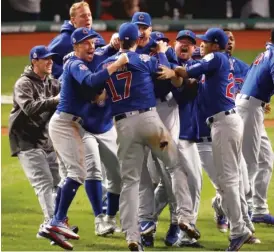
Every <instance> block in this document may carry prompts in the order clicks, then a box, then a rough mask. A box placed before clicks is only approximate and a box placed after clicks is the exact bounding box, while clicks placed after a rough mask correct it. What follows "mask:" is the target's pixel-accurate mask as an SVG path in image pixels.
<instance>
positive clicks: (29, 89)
mask: <svg viewBox="0 0 274 252" xmlns="http://www.w3.org/2000/svg"><path fill="white" fill-rule="evenodd" d="M14 100H15V101H16V103H17V104H18V105H19V107H20V108H21V109H22V111H23V112H24V113H25V114H26V115H27V116H30V117H32V116H37V115H40V114H42V113H44V112H50V111H52V110H54V109H55V108H56V106H57V104H58V100H57V99H55V98H53V97H51V98H46V99H45V98H41V97H38V98H37V99H34V90H33V85H32V83H31V82H30V81H29V80H28V79H26V78H21V79H19V80H18V81H17V82H16V84H15V87H14Z"/></svg>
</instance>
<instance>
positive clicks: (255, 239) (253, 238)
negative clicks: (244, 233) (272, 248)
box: [247, 235, 262, 244]
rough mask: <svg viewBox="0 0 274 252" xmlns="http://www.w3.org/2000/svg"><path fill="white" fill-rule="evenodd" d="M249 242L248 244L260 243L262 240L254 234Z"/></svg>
mask: <svg viewBox="0 0 274 252" xmlns="http://www.w3.org/2000/svg"><path fill="white" fill-rule="evenodd" d="M247 243H248V244H260V243H262V242H261V240H260V239H259V238H257V237H256V236H254V235H252V236H251V238H250V239H249V241H248V242H247Z"/></svg>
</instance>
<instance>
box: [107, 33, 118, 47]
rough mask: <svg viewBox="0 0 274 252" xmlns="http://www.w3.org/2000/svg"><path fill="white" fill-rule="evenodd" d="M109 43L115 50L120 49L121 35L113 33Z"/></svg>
mask: <svg viewBox="0 0 274 252" xmlns="http://www.w3.org/2000/svg"><path fill="white" fill-rule="evenodd" d="M109 43H110V46H112V47H113V48H114V49H115V50H119V49H120V40H119V34H118V33H117V32H116V33H113V35H112V37H111V39H110V42H109Z"/></svg>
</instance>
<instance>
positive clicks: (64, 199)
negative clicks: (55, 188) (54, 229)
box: [55, 178, 81, 220]
mask: <svg viewBox="0 0 274 252" xmlns="http://www.w3.org/2000/svg"><path fill="white" fill-rule="evenodd" d="M80 185H81V184H80V183H79V182H77V181H75V180H73V179H71V178H66V181H65V184H64V185H63V187H62V188H61V195H60V196H61V197H60V201H59V204H58V206H57V204H56V207H55V208H57V209H58V210H57V213H56V215H55V218H56V219H57V220H64V219H65V218H66V216H67V212H68V209H69V207H70V205H71V202H72V200H73V199H74V197H75V195H76V192H77V190H78V188H79V186H80ZM57 197H58V195H57ZM56 203H57V200H56Z"/></svg>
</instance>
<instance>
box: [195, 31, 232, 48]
mask: <svg viewBox="0 0 274 252" xmlns="http://www.w3.org/2000/svg"><path fill="white" fill-rule="evenodd" d="M197 38H199V39H201V40H203V41H206V42H210V43H216V44H218V45H219V46H220V48H221V49H225V47H226V45H227V43H228V37H227V35H226V33H225V32H224V31H223V30H222V29H220V28H210V29H208V30H207V31H206V33H205V34H204V35H197Z"/></svg>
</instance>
